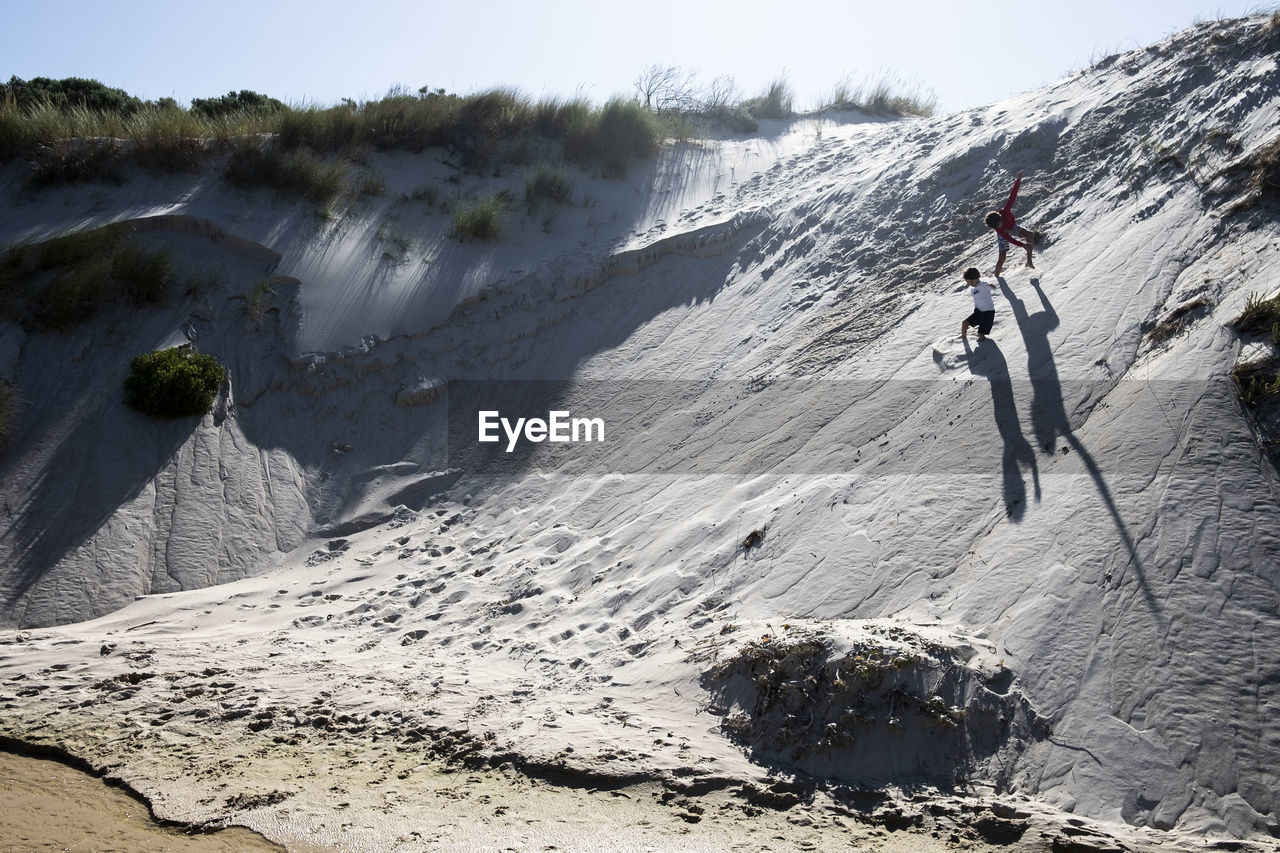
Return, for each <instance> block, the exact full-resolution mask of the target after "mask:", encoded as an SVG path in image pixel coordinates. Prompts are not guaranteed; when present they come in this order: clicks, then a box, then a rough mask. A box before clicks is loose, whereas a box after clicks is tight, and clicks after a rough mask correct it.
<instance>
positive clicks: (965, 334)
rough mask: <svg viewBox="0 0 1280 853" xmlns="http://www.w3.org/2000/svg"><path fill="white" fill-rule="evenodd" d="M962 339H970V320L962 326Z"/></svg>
mask: <svg viewBox="0 0 1280 853" xmlns="http://www.w3.org/2000/svg"><path fill="white" fill-rule="evenodd" d="M960 337H962V338H967V337H969V321H968V320H965V321H964V322H962V323H961V324H960Z"/></svg>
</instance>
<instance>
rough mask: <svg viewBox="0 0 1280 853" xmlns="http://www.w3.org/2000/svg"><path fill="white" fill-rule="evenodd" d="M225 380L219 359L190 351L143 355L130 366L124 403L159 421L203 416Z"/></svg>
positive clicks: (125, 385) (125, 383)
mask: <svg viewBox="0 0 1280 853" xmlns="http://www.w3.org/2000/svg"><path fill="white" fill-rule="evenodd" d="M226 378H227V369H226V368H225V367H223V366H222V365H221V364H219V363H218V362H217V360H216V359H214V358H213V357H212V356H208V355H204V354H202V353H198V352H196V351H194V350H192V349H190V348H188V347H178V348H175V349H166V350H160V351H159V352H149V353H143V354H142V355H139V356H136V357H135V358H134V359H133V362H132V363H131V364H130V365H129V376H128V378H126V379H125V381H124V391H125V402H126V403H128V404H129V405H130V406H132V407H133V408H135V409H137V410H138V411H140V412H142V413H143V414H144V415H151V416H153V417H158V418H184V417H188V416H190V415H204V414H207V413H208V412H209V410H210V409H212V408H213V402H214V400H215V399H216V398H217V394H218V389H219V388H221V387H222V383H223V382H224V381H225V380H226Z"/></svg>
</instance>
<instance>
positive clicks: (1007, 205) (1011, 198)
mask: <svg viewBox="0 0 1280 853" xmlns="http://www.w3.org/2000/svg"><path fill="white" fill-rule="evenodd" d="M1021 184H1022V173H1021V172H1019V173H1018V177H1017V178H1015V179H1014V181H1013V189H1011V190H1009V200H1008V201H1006V202H1005V203H1004V207H1003V208H1002V209H1001V212H1002V213H1003V212H1007V211H1010V210H1013V202H1014V200H1015V199H1017V197H1018V187H1019V186H1020V185H1021ZM1018 245H1020V246H1021V245H1022V244H1021V243H1019V244H1018Z"/></svg>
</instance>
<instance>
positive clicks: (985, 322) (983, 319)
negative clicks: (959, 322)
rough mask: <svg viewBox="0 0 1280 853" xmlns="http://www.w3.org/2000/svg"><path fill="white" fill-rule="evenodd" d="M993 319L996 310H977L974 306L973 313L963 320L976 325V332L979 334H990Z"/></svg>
mask: <svg viewBox="0 0 1280 853" xmlns="http://www.w3.org/2000/svg"><path fill="white" fill-rule="evenodd" d="M995 321H996V312H995V311H994V310H992V311H979V310H978V309H977V308H974V309H973V313H972V314H970V315H969V316H968V317H966V318H965V322H966V323H968V324H969V325H970V326H977V327H978V334H980V335H989V334H991V326H992V324H993V323H995Z"/></svg>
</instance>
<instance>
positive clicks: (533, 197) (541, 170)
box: [524, 163, 573, 213]
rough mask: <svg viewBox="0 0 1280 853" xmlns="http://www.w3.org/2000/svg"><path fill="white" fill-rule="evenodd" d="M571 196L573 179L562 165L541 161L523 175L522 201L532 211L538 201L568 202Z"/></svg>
mask: <svg viewBox="0 0 1280 853" xmlns="http://www.w3.org/2000/svg"><path fill="white" fill-rule="evenodd" d="M572 196H573V181H572V180H570V178H569V173H568V172H566V171H565V169H564V167H563V166H556V165H552V164H550V163H542V164H540V165H539V166H538V167H537V168H536V169H533V170H531V171H530V172H528V173H527V174H526V175H525V177H524V203H525V206H526V207H528V209H529V212H530V213H532V212H533V210H534V209H535V208H536V207H537V205H538V203H539V202H540V201H550V202H553V203H555V204H568V203H569V200H570V198H572Z"/></svg>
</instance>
